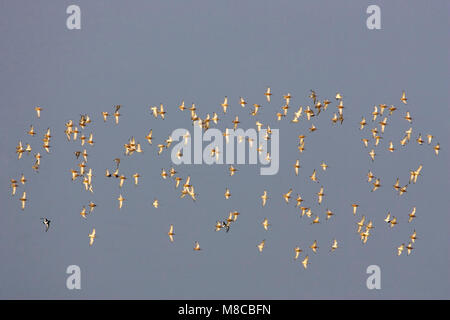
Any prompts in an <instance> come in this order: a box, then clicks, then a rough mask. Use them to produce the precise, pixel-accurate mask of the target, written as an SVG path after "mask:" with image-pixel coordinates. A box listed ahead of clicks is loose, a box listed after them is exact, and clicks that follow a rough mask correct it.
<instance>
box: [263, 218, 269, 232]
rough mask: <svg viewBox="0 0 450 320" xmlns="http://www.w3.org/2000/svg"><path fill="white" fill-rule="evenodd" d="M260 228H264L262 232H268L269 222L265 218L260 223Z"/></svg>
mask: <svg viewBox="0 0 450 320" xmlns="http://www.w3.org/2000/svg"><path fill="white" fill-rule="evenodd" d="M262 226H263V227H264V230H266V231H268V230H269V226H270V224H269V220H267V218H265V219H264V221H263V222H262Z"/></svg>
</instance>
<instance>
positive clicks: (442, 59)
mask: <svg viewBox="0 0 450 320" xmlns="http://www.w3.org/2000/svg"><path fill="white" fill-rule="evenodd" d="M71 4H77V5H79V6H80V8H81V29H80V30H68V29H67V27H66V19H67V17H68V14H66V8H67V7H68V6H69V5H71ZM371 4H377V5H379V7H380V9H381V29H380V30H369V29H368V28H367V26H366V19H367V18H368V16H369V15H368V14H367V13H366V9H367V7H368V6H369V5H371ZM449 6H450V4H449V2H448V1H432V2H431V1H430V2H422V1H395V2H392V1H376V2H372V1H371V2H368V1H339V2H337V1H314V2H311V1H220V2H218V1H214V2H213V1H170V2H167V1H133V2H131V3H128V2H127V3H126V2H124V1H117V0H114V1H104V0H103V1H58V2H55V1H39V2H37V1H34V2H29V1H23V0H20V1H2V2H1V3H0V25H1V27H0V35H1V38H2V40H3V41H2V45H1V55H0V71H1V72H0V95H1V97H2V102H1V104H0V105H1V111H2V116H1V117H0V133H1V136H2V139H1V140H0V148H1V150H2V152H1V153H0V164H1V166H2V169H1V170H0V181H3V183H1V184H0V203H1V209H0V225H1V232H0V262H1V263H0V298H2V299H449V298H450V274H449V270H450V268H449V267H450V260H449V257H450V251H449V249H450V248H449V244H450V241H449V232H448V226H449V223H450V216H449V212H448V208H449V204H450V203H449V198H448V196H447V193H448V190H449V181H450V179H449V178H450V174H449V168H448V163H449V153H448V150H449V143H448V137H449V126H448V117H449V116H450V112H449V91H448V88H449V71H450V70H449V59H448V57H449V44H448V38H449V31H448V30H449V16H448V15H449V12H450V10H449V9H450V8H449ZM268 86H270V87H271V88H272V93H273V95H272V100H271V102H270V103H267V102H266V100H265V96H264V92H265V90H266V88H267V87H268ZM311 89H313V90H315V91H316V93H317V95H318V97H319V99H321V100H322V99H326V98H327V99H329V100H331V101H332V103H331V104H330V106H329V107H328V109H327V110H326V111H325V112H324V113H323V114H321V115H320V116H318V117H316V118H313V120H311V121H310V122H308V121H307V120H306V119H305V118H304V116H303V117H302V118H301V120H300V122H299V123H291V122H290V120H291V119H292V118H293V112H294V111H295V110H296V109H297V108H298V107H299V106H300V105H302V106H304V107H305V106H306V105H311V100H310V99H309V98H308V95H309V92H310V90H311ZM403 90H405V91H406V93H407V97H408V104H407V105H403V104H402V103H401V101H400V97H401V93H402V91H403ZM288 92H289V93H291V95H292V99H291V103H290V105H291V108H290V109H289V112H288V116H287V117H286V118H284V119H283V120H281V121H277V120H276V117H275V114H276V112H279V110H280V107H281V106H282V105H283V102H284V101H283V98H282V97H283V95H285V94H286V93H288ZM337 92H340V93H341V94H342V95H343V97H344V98H343V101H344V105H345V109H344V119H345V120H344V122H343V124H342V125H338V124H337V125H333V124H332V122H331V120H330V119H331V117H332V115H333V113H334V112H336V111H337V109H336V100H335V99H334V96H335V94H336V93H337ZM225 96H227V97H228V98H229V104H230V107H229V110H228V112H227V113H226V114H223V112H222V111H221V106H220V104H221V103H222V101H223V99H224V97H225ZM241 96H242V97H245V98H246V99H247V101H248V105H247V106H246V107H245V108H241V106H240V105H239V104H238V102H239V97H241ZM182 100H184V101H185V102H186V104H187V105H188V106H190V104H191V103H195V104H196V106H197V111H198V112H197V113H198V114H199V116H201V117H204V116H205V115H206V114H207V113H210V114H211V115H212V113H213V112H217V113H218V115H219V117H220V121H219V124H218V125H217V128H219V129H221V130H224V129H225V128H227V127H231V126H232V122H231V121H232V120H233V119H234V117H235V116H236V115H238V116H239V119H240V121H241V123H240V125H239V126H240V127H241V128H244V129H248V128H255V121H256V120H259V121H261V122H262V123H264V124H265V125H267V124H269V125H270V126H271V128H276V129H279V133H280V145H279V147H280V170H279V172H278V173H277V174H276V175H271V176H261V175H260V174H259V168H260V166H259V165H237V166H236V168H238V170H239V171H238V172H237V173H236V174H235V175H234V176H232V177H230V176H229V175H228V171H227V169H228V166H227V165H206V164H202V165H179V166H175V165H174V164H173V163H172V161H171V157H170V152H168V151H164V152H163V153H162V154H161V155H159V156H158V154H157V147H156V144H158V143H161V142H162V141H163V140H165V139H166V138H167V137H168V136H169V135H170V134H171V132H172V131H173V130H175V129H177V128H186V129H189V130H192V124H191V121H190V119H189V113H188V111H184V112H182V111H180V110H178V108H177V107H178V105H179V104H180V103H181V101H182ZM160 103H163V104H164V106H165V110H166V112H167V114H166V118H165V119H164V120H162V119H160V118H158V119H155V118H153V117H152V115H151V112H150V108H149V107H150V106H152V105H159V104H160ZM253 103H257V104H261V105H262V108H261V111H260V114H259V115H258V117H256V118H255V117H252V116H250V115H249V113H250V106H251V105H252V104H253ZM383 103H385V104H387V105H389V106H390V105H395V106H396V107H397V111H395V112H394V114H393V115H392V116H391V117H389V124H388V126H387V127H386V132H385V133H384V134H383V139H382V140H381V143H380V146H378V147H376V148H375V151H376V153H377V156H376V158H375V161H374V162H373V163H372V161H371V160H370V158H369V155H368V152H369V150H370V149H367V148H364V146H363V144H362V142H361V138H363V137H368V136H369V135H370V131H369V130H370V129H371V128H373V127H375V126H377V123H372V121H371V119H370V115H371V112H372V111H373V106H374V105H378V104H383ZM118 104H120V105H122V108H121V110H120V112H121V115H122V116H121V118H120V122H119V125H115V124H114V123H113V121H112V119H109V120H108V121H107V122H106V123H104V122H103V120H102V117H101V112H102V111H108V112H112V111H113V106H115V105H118ZM37 105H39V106H42V108H43V111H42V115H41V118H40V119H37V117H36V113H35V111H34V107H35V106H37ZM406 111H409V112H410V113H411V116H412V117H413V122H412V124H411V125H410V124H409V123H407V122H406V120H405V119H403V117H404V115H405V113H406ZM80 114H88V115H90V117H91V119H92V123H91V124H90V125H89V126H88V127H87V128H86V129H84V130H85V132H86V133H87V134H89V133H90V132H92V133H93V134H94V140H95V145H94V146H92V147H91V146H86V150H87V152H88V154H89V156H88V167H91V168H92V169H93V172H94V178H93V185H94V193H92V194H91V193H89V192H86V191H84V190H83V186H82V184H81V182H80V181H79V180H77V181H76V182H72V181H71V174H70V169H75V168H76V165H77V163H78V162H77V161H76V159H75V156H74V152H75V151H77V150H82V149H83V147H81V146H80V143H79V142H68V141H67V140H66V138H65V135H64V124H65V122H67V121H69V120H70V119H72V120H73V121H78V120H79V117H80ZM362 116H365V117H366V119H367V120H368V123H369V124H368V125H367V128H366V129H365V130H364V131H360V130H359V124H358V123H359V121H360V120H361V117H362ZM377 121H378V120H377ZM311 123H314V125H315V126H316V127H317V128H318V130H317V131H316V132H313V133H310V132H309V131H308V128H309V127H310V125H311ZM30 125H33V126H34V127H35V129H36V131H37V135H36V136H35V137H30V136H28V135H27V134H26V132H27V130H28V129H29V126H30ZM409 127H412V128H413V134H412V138H411V142H410V143H409V144H408V145H407V146H405V147H401V146H400V144H399V141H400V139H401V138H402V137H403V136H404V131H405V130H407V129H408V128H409ZM47 128H51V132H52V138H51V143H50V144H51V146H52V147H51V153H50V154H46V153H45V151H44V150H43V149H42V147H41V145H42V141H41V139H42V136H43V134H44V133H45V131H46V130H47ZM150 129H152V130H153V139H154V144H153V145H149V144H148V143H147V142H146V140H145V138H144V137H145V135H146V134H147V133H148V131H149V130H150ZM419 133H421V134H422V135H423V136H424V137H425V135H426V134H432V135H433V136H434V138H433V145H435V144H436V143H437V142H439V143H440V146H441V151H440V153H439V155H438V156H436V155H435V154H434V151H433V149H432V146H429V145H427V144H424V145H419V144H417V143H416V142H415V139H416V138H417V136H418V134H419ZM300 134H304V135H306V139H305V151H304V152H303V153H301V154H300V153H299V151H298V149H297V142H298V138H297V137H298V135H300ZM131 136H134V137H136V140H137V141H138V142H140V143H141V145H142V148H143V153H141V154H133V155H132V156H125V155H124V154H123V153H124V148H123V145H124V144H125V143H127V141H128V139H129V138H130V137H131ZM19 140H21V141H22V142H24V143H30V144H31V145H32V147H33V151H32V154H34V153H35V152H40V153H41V154H42V160H41V166H40V170H39V173H35V172H34V171H33V170H32V168H31V166H32V165H33V162H34V161H33V157H32V155H26V154H25V155H24V156H23V157H22V159H20V160H17V155H16V154H15V146H16V145H17V144H18V141H19ZM390 140H392V141H393V142H394V145H395V147H396V148H397V150H395V151H394V152H393V153H389V152H388V151H387V146H388V141H390ZM117 157H120V158H121V160H122V162H121V164H120V170H121V172H122V173H123V174H125V175H126V176H127V177H128V179H127V181H126V182H125V185H124V186H123V188H122V189H120V188H119V186H118V182H117V180H114V179H112V178H111V179H110V178H106V177H105V176H104V171H105V169H106V168H109V169H110V170H111V169H112V168H114V162H113V159H114V158H117ZM297 159H299V160H300V164H301V168H300V173H299V175H298V176H295V174H294V169H293V164H294V163H295V160H297ZM322 161H325V162H326V163H327V164H328V165H329V167H328V169H327V171H325V172H323V171H321V169H320V167H319V165H320V163H321V162H322ZM420 164H422V165H423V169H422V172H421V176H420V177H419V178H418V181H417V183H416V184H411V185H410V186H409V187H408V192H407V193H406V194H405V195H402V196H401V197H400V196H398V195H397V194H396V193H395V192H394V189H393V188H392V185H393V184H394V182H395V178H396V177H399V178H400V181H401V182H402V183H403V184H406V182H407V181H408V178H409V171H410V170H415V169H416V168H417V167H418V166H419V165H420ZM172 166H173V167H175V169H176V171H177V172H178V173H177V175H179V176H181V177H183V178H185V177H186V176H188V175H190V177H191V182H192V184H193V185H194V186H195V190H196V192H197V193H198V199H197V201H195V202H194V201H192V200H190V199H188V198H184V199H180V198H179V194H180V190H177V189H175V188H174V182H173V181H166V180H163V179H162V178H161V176H160V172H161V169H162V168H165V169H166V170H168V169H169V168H170V167H172ZM314 169H316V170H317V172H318V177H319V183H314V182H311V181H310V180H309V178H308V177H309V176H310V175H311V173H312V171H313V170H314ZM368 170H371V171H372V172H374V174H375V175H376V176H377V177H379V178H380V179H381V185H382V186H381V188H380V189H378V190H376V191H375V192H371V185H370V184H369V183H368V182H367V178H366V174H367V172H368ZM135 172H139V173H140V174H141V175H142V177H141V179H140V183H139V185H138V186H134V185H133V183H132V181H131V180H132V179H130V178H131V175H132V174H134V173H135ZM21 173H24V174H25V177H26V178H27V179H28V181H27V183H26V184H25V185H24V186H22V185H21V186H19V188H18V191H17V194H16V195H15V196H14V197H13V196H11V189H10V187H9V185H10V182H9V180H10V179H12V178H15V179H18V178H20V175H21ZM320 186H324V190H325V197H324V201H323V203H322V204H321V205H318V204H317V201H316V196H315V194H316V193H317V192H318V191H319V187H320ZM226 188H229V189H230V191H231V194H232V195H231V198H230V199H229V200H225V198H224V192H225V189H226ZM290 188H292V189H293V194H292V196H293V197H294V198H293V199H291V201H290V202H289V204H286V203H285V202H284V200H283V198H282V194H283V193H286V192H287V191H288V190H289V189H290ZM263 190H267V191H268V194H269V201H268V203H267V205H266V206H265V207H262V206H261V199H260V196H261V195H262V193H263ZM23 191H27V196H28V201H27V206H26V208H25V210H24V211H22V210H20V202H19V198H20V195H21V194H22V192H23ZM119 194H122V195H123V196H124V197H125V198H126V201H125V203H124V207H123V208H122V209H121V210H119V209H118V201H117V200H116V198H117V197H118V195H119ZM297 194H301V195H302V197H303V198H304V199H305V204H306V205H308V206H309V207H311V209H312V211H313V213H315V214H316V213H317V214H318V215H319V216H320V219H321V220H320V221H321V223H319V224H317V225H311V223H310V222H311V220H310V219H308V218H307V217H300V215H299V209H298V208H295V197H296V195H297ZM155 198H157V199H158V200H159V202H160V207H159V208H158V209H155V208H153V206H152V202H153V200H154V199H155ZM89 201H94V202H95V203H96V204H97V207H96V208H95V210H94V211H93V213H92V214H91V215H90V216H88V218H87V219H82V218H81V216H80V215H79V212H80V211H81V208H82V206H83V205H87V204H88V203H89ZM352 203H358V204H359V205H360V207H359V208H358V211H357V215H356V216H354V215H353V214H352V209H351V204H352ZM413 207H416V208H417V211H416V214H417V218H416V219H414V220H413V222H411V223H408V221H407V220H408V213H409V212H410V211H411V209H412V208H413ZM327 208H329V209H331V210H332V211H333V212H334V213H335V216H334V217H332V218H331V219H330V220H329V221H325V219H324V217H325V210H326V209H327ZM235 210H236V211H239V212H240V216H239V218H238V220H237V221H236V222H234V223H233V225H232V227H231V229H230V232H228V233H225V232H223V231H220V232H215V230H214V225H215V223H216V221H217V220H223V219H225V218H226V217H227V216H228V213H229V212H230V211H235ZM388 211H390V212H391V214H392V215H394V216H396V217H397V218H398V225H396V226H395V227H394V228H389V226H388V225H387V224H386V223H385V222H384V221H383V219H384V218H385V216H386V214H387V212H388ZM362 215H365V216H366V219H368V220H372V221H373V223H374V226H375V228H374V229H373V230H372V233H371V236H370V238H369V240H368V242H367V243H366V244H362V243H361V241H360V239H359V235H358V234H357V233H356V228H357V226H356V222H357V221H359V220H360V219H361V217H362ZM41 217H47V218H48V219H50V220H51V226H50V229H49V231H48V232H45V231H44V230H45V228H44V225H43V224H42V222H41V221H40V218H41ZM266 217H267V218H268V219H269V223H270V224H271V225H270V227H269V231H265V230H264V229H263V227H262V226H261V222H262V221H263V219H264V218H266ZM170 224H173V225H174V227H175V234H176V235H175V241H174V243H170V242H169V240H168V236H167V231H168V228H169V225H170ZM92 228H96V231H97V238H96V240H95V243H94V245H93V246H92V247H90V246H89V238H88V234H89V233H90V232H91V230H92ZM413 230H416V231H417V235H418V239H417V240H416V243H415V244H414V250H413V252H412V254H411V255H409V256H407V255H406V254H405V252H404V253H403V254H402V255H401V256H397V255H396V248H397V247H398V246H399V245H400V244H401V243H405V244H407V243H408V240H409V238H408V237H409V236H410V235H411V233H412V232H413ZM334 238H336V239H337V240H338V243H339V248H338V249H337V250H336V251H335V252H329V251H330V246H331V242H332V240H333V239H334ZM263 239H265V240H266V246H265V248H264V250H263V252H261V253H260V252H259V251H258V249H257V247H256V245H257V244H258V243H260V242H261V241H262V240H263ZM314 240H317V242H318V246H319V250H318V253H317V254H314V253H313V252H311V250H310V249H309V248H308V247H309V246H310V245H311V244H312V242H313V241H314ZM194 241H199V243H200V245H201V247H202V249H203V250H202V251H200V252H194V251H193V245H194ZM297 245H298V246H300V247H301V248H302V249H304V252H303V253H302V255H301V257H300V258H299V260H297V261H295V260H294V248H295V247H296V246H297ZM306 254H307V255H309V258H310V265H309V266H308V268H307V269H306V270H305V269H304V268H303V267H302V265H301V260H302V259H303V257H304V256H305V255H306ZM70 265H78V266H79V267H80V270H81V289H80V290H76V289H75V290H69V289H68V288H67V287H66V279H67V277H68V276H69V275H68V274H67V273H66V269H67V267H68V266H70ZM370 265H377V266H379V267H380V270H381V289H379V290H376V289H374V290H369V289H368V288H367V286H366V280H367V278H368V277H369V274H367V273H366V269H367V267H368V266H370Z"/></svg>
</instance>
